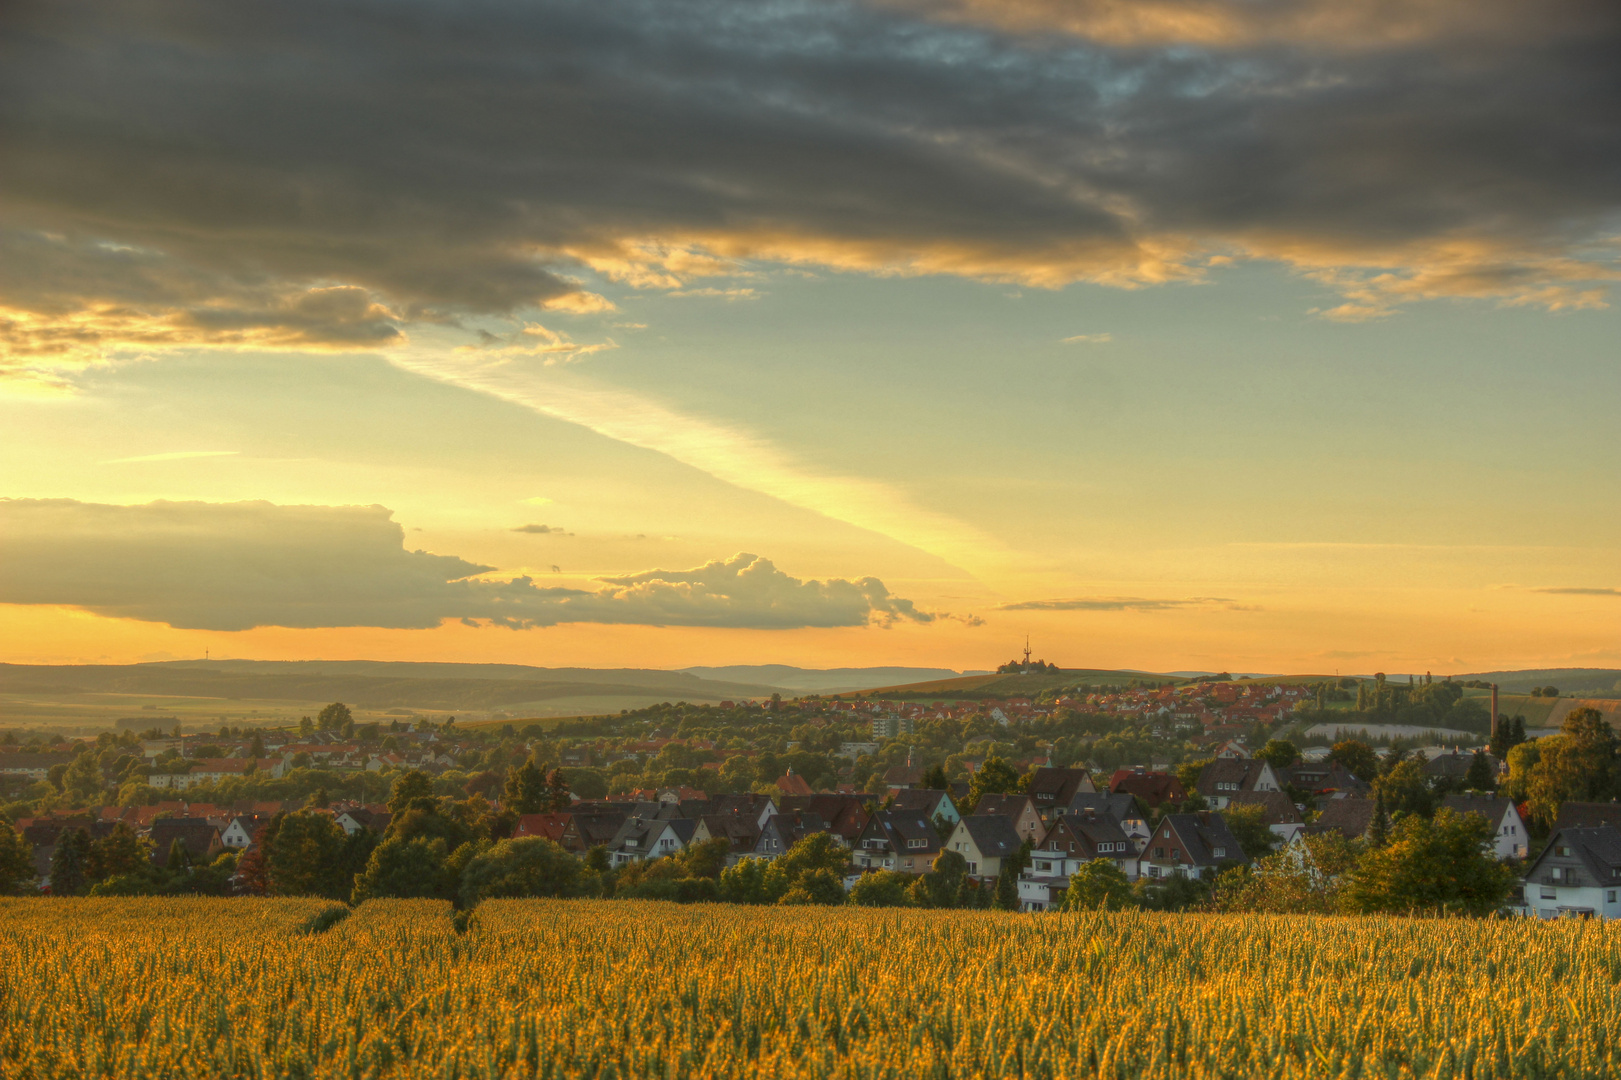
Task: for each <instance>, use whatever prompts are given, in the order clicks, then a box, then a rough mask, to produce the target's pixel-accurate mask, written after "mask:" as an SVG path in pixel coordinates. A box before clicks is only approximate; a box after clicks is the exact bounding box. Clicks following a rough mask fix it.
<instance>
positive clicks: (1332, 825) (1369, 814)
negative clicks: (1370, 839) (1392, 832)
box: [1312, 799, 1374, 840]
mask: <svg viewBox="0 0 1621 1080" xmlns="http://www.w3.org/2000/svg"><path fill="white" fill-rule="evenodd" d="M1373 811H1374V801H1373V800H1372V799H1329V800H1327V801H1326V802H1324V803H1323V812H1322V813H1321V814H1319V815H1318V817H1317V820H1316V821H1314V822H1312V825H1314V826H1316V827H1315V828H1314V829H1313V830H1312V831H1313V832H1327V831H1329V830H1330V829H1332V830H1333V831H1335V832H1337V833H1339V834H1340V835H1341V836H1344V837H1345V838H1346V839H1347V840H1355V839H1356V838H1357V837H1359V836H1366V835H1367V834H1368V828H1369V826H1371V825H1372V824H1373Z"/></svg>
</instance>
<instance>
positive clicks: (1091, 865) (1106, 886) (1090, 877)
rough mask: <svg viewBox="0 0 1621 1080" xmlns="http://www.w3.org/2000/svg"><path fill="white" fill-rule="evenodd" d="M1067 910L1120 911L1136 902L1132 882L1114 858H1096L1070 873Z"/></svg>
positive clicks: (1065, 906) (1062, 904)
mask: <svg viewBox="0 0 1621 1080" xmlns="http://www.w3.org/2000/svg"><path fill="white" fill-rule="evenodd" d="M1059 906H1060V910H1063V911H1120V910H1122V909H1124V908H1128V907H1131V906H1132V895H1131V882H1130V881H1129V880H1128V879H1127V878H1126V874H1125V871H1123V870H1121V869H1120V868H1119V867H1118V866H1116V865H1115V863H1114V860H1113V859H1093V860H1092V861H1091V862H1088V863H1084V864H1083V865H1082V866H1081V867H1080V869H1078V870H1076V871H1075V872H1074V873H1073V874H1071V875H1070V876H1069V888H1068V889H1066V890H1065V891H1064V899H1063V900H1062V902H1061V903H1060V905H1059Z"/></svg>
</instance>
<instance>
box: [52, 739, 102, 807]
mask: <svg viewBox="0 0 1621 1080" xmlns="http://www.w3.org/2000/svg"><path fill="white" fill-rule="evenodd" d="M62 783H63V786H64V787H65V788H66V790H67V791H68V792H69V793H71V794H74V795H77V796H79V797H80V798H84V799H88V798H90V797H91V796H92V795H95V794H96V793H98V792H99V791H101V789H102V786H103V780H102V776H101V767H100V766H98V765H97V764H96V755H95V754H93V753H91V752H90V751H89V750H85V751H83V752H82V753H80V754H79V756H78V757H76V758H74V759H73V763H72V764H70V765H69V766H68V771H67V772H66V773H64V774H63V776H62Z"/></svg>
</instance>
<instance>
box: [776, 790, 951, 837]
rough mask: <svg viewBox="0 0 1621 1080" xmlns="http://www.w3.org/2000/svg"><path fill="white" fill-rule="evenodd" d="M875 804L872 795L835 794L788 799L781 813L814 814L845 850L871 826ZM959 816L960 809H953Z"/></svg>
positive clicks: (783, 801) (783, 804)
mask: <svg viewBox="0 0 1621 1080" xmlns="http://www.w3.org/2000/svg"><path fill="white" fill-rule="evenodd" d="M872 801H874V800H873V798H872V796H870V795H861V794H855V793H851V794H834V793H823V794H819V795H785V796H783V798H782V799H781V800H780V801H779V802H778V808H777V812H778V813H780V814H791V813H795V812H799V811H804V810H810V811H812V812H814V813H816V814H818V815H819V816H820V817H821V818H822V820H823V821H825V822H827V829H828V831H829V832H831V833H835V834H837V835H838V837H839V839H840V840H841V841H843V842H844V846H845V847H854V846H855V842H856V838H857V837H858V836H860V835H861V830H862V829H864V828H866V825H867V811H866V804H867V803H869V802H872ZM952 812H953V813H955V812H956V807H955V806H953V807H952Z"/></svg>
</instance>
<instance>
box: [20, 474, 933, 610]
mask: <svg viewBox="0 0 1621 1080" xmlns="http://www.w3.org/2000/svg"><path fill="white" fill-rule="evenodd" d="M404 541H405V533H404V530H403V529H401V527H400V526H399V525H398V524H397V523H396V522H394V521H393V520H392V512H391V511H389V510H388V509H387V508H385V507H381V506H277V505H273V504H271V503H266V502H244V503H229V504H218V503H198V502H154V503H148V504H145V505H141V506H113V505H105V504H95V503H83V502H77V501H74V500H71V499H0V603H7V604H55V605H65V606H69V607H76V608H82V609H84V610H86V611H90V612H94V613H95V614H98V615H107V616H113V617H118V618H129V619H140V620H144V621H148V622H161V623H167V624H168V625H170V626H174V627H180V628H184V629H199V630H223V631H235V630H247V629H251V628H253V627H256V626H287V627H329V626H379V627H393V628H429V627H434V626H438V625H439V624H440V623H441V622H443V621H445V620H447V619H461V620H464V621H469V622H475V623H490V624H496V625H501V626H507V627H512V628H514V629H523V628H529V627H538V626H556V625H559V624H563V623H626V624H636V625H646V626H709V627H744V628H755V629H773V630H774V629H793V628H798V627H845V626H865V625H868V624H879V625H889V624H891V623H894V622H896V621H898V620H905V621H909V622H918V623H926V622H930V621H932V620H933V619H934V618H935V616H934V615H933V614H931V613H928V612H923V611H919V610H918V609H917V608H916V606H915V605H913V604H912V602H911V601H909V600H905V599H903V598H901V597H897V596H892V595H891V594H890V593H889V590H888V589H887V588H886V587H885V586H884V583H883V582H881V581H879V580H878V579H876V578H870V577H868V578H861V579H859V580H855V581H847V580H844V579H839V578H833V579H829V580H826V581H815V580H801V579H799V578H795V577H792V576H791V575H789V574H786V573H784V572H783V571H781V570H779V569H777V568H776V567H775V566H774V565H772V563H771V562H770V560H768V559H762V558H760V557H758V556H755V555H747V554H741V555H735V556H733V557H732V558H730V559H725V560H717V561H715V562H711V563H708V564H706V565H704V566H701V567H698V568H697V569H693V570H679V571H665V570H649V571H646V572H643V573H639V574H631V575H628V576H625V577H616V578H605V579H602V583H601V587H599V588H589V589H578V588H544V587H541V586H537V585H536V584H535V583H534V581H533V580H532V579H531V578H528V577H514V578H510V579H508V580H498V579H493V578H491V577H489V576H488V575H489V574H490V573H491V571H493V570H494V567H490V566H482V565H479V564H477V563H472V562H469V561H467V560H465V559H461V558H458V557H456V556H453V555H436V554H431V553H429V552H426V551H409V550H407V549H406V547H405V544H404ZM554 569H555V568H554Z"/></svg>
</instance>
